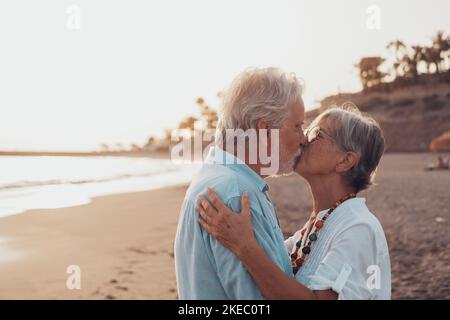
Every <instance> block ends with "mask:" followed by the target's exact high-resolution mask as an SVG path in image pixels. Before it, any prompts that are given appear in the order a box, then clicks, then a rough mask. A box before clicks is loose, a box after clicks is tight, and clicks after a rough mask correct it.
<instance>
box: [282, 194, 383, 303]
mask: <svg viewBox="0 0 450 320" xmlns="http://www.w3.org/2000/svg"><path fill="white" fill-rule="evenodd" d="M365 201H366V200H365V198H353V199H350V200H347V201H345V202H344V203H342V204H341V205H340V206H338V207H337V208H336V209H335V210H334V211H333V212H332V213H331V214H330V216H329V217H328V219H327V220H326V221H325V223H324V226H323V227H322V229H321V230H320V233H319V236H318V239H317V240H316V241H315V242H313V244H312V246H311V253H310V254H309V255H308V256H307V258H306V260H305V262H304V263H303V266H302V267H301V268H300V270H299V271H298V272H297V274H296V275H295V278H296V280H297V281H299V282H300V283H302V284H303V285H305V286H306V287H308V288H309V289H310V290H326V289H332V290H333V291H335V292H336V293H337V294H338V299H384V300H386V299H390V298H391V265H390V260H389V251H388V246H387V242H386V237H385V235H384V232H383V228H382V227H381V224H380V222H379V221H378V219H377V218H376V217H375V216H374V215H373V214H372V213H371V212H370V211H369V209H368V208H367V206H366V204H365ZM326 212H327V210H323V211H321V212H319V213H318V215H317V217H318V219H320V218H322V217H323V216H324V215H325V213H326ZM309 223H310V221H308V222H307V223H306V224H305V227H308V224H309ZM306 233H307V232H305V235H304V238H306V236H307V234H306ZM299 237H300V231H297V232H296V233H295V234H294V235H293V236H292V237H290V238H289V239H287V240H286V241H285V245H286V248H287V250H288V252H289V254H291V253H292V252H293V250H294V248H295V243H296V242H297V241H298V240H299ZM302 243H304V241H302Z"/></svg>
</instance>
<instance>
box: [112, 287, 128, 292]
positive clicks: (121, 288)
mask: <svg viewBox="0 0 450 320" xmlns="http://www.w3.org/2000/svg"><path fill="white" fill-rule="evenodd" d="M115 288H116V289H117V290H122V291H128V288H127V287H124V286H115Z"/></svg>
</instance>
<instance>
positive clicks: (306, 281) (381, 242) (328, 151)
mask: <svg viewBox="0 0 450 320" xmlns="http://www.w3.org/2000/svg"><path fill="white" fill-rule="evenodd" d="M305 135H306V137H307V140H308V141H307V142H308V143H307V145H306V146H305V147H304V150H303V153H302V156H301V158H300V160H299V162H298V163H297V165H296V167H295V172H296V173H298V174H299V175H300V176H302V177H303V178H304V179H305V180H306V182H307V183H308V185H309V187H310V191H311V193H312V198H313V205H312V208H313V210H312V213H311V215H310V218H309V220H308V221H307V222H306V223H305V225H304V226H303V227H302V228H300V230H299V231H297V232H296V233H295V234H294V235H293V236H292V237H290V238H289V239H287V240H286V241H285V246H286V249H287V252H286V254H289V255H290V257H291V263H292V270H293V274H294V277H292V276H289V275H288V274H286V273H285V272H283V271H282V270H280V269H279V267H278V266H276V265H275V263H274V262H273V261H272V260H271V259H270V258H269V257H268V256H267V255H266V253H265V252H264V251H263V250H262V249H261V248H260V246H259V245H258V243H257V241H256V240H255V237H254V235H253V232H252V218H251V216H252V214H253V213H252V210H251V209H250V200H252V194H248V193H247V192H244V194H243V196H242V202H241V210H240V213H241V214H234V213H233V211H231V210H230V209H229V208H228V207H226V206H225V205H224V204H223V203H222V202H221V200H220V199H219V198H218V197H217V195H216V194H215V193H214V191H213V190H211V189H209V190H208V196H209V198H210V199H211V202H212V204H213V205H212V206H211V203H209V202H208V201H207V200H206V199H205V198H204V197H202V196H199V203H198V206H197V211H199V213H200V215H201V218H200V219H199V223H200V224H201V225H202V227H203V228H204V229H205V230H206V231H207V232H209V233H210V234H211V235H213V236H214V237H215V238H216V239H217V240H218V241H220V242H221V243H222V244H223V245H224V246H225V247H227V248H228V249H230V250H231V251H233V252H234V253H235V254H236V256H237V257H238V258H239V259H240V260H241V262H242V263H243V265H244V266H245V267H246V268H247V270H248V272H249V273H250V274H251V276H252V278H253V279H254V281H255V283H256V284H257V286H258V287H259V288H260V290H261V292H262V294H263V295H264V297H266V298H267V299H390V296H391V272H390V261H389V252H388V246H387V242H386V238H385V235H384V232H383V229H382V227H381V225H380V223H379V221H378V220H377V218H376V217H375V216H374V215H373V214H372V213H371V212H370V211H369V209H368V208H367V206H366V204H365V199H364V198H362V197H356V195H357V194H358V193H359V192H360V191H362V190H364V189H366V188H368V187H369V186H370V185H371V184H372V181H373V179H374V176H375V172H376V169H377V166H378V163H379V161H380V158H381V156H382V154H383V151H384V138H383V134H382V131H381V129H380V127H379V125H378V124H377V123H376V122H375V120H373V119H372V118H370V117H367V116H364V115H362V114H361V113H360V112H359V111H358V110H357V109H355V108H353V109H348V108H347V109H344V108H332V109H329V110H327V111H325V112H324V113H322V114H321V115H319V116H318V117H317V118H316V119H315V120H314V121H313V122H312V123H311V125H310V126H309V128H308V130H307V131H306V133H305Z"/></svg>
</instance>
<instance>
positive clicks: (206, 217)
mask: <svg viewBox="0 0 450 320" xmlns="http://www.w3.org/2000/svg"><path fill="white" fill-rule="evenodd" d="M195 210H197V211H198V213H199V214H200V216H201V217H202V219H200V220H204V221H206V223H208V214H207V213H206V212H205V210H204V209H203V207H202V206H201V205H197V206H196V207H195Z"/></svg>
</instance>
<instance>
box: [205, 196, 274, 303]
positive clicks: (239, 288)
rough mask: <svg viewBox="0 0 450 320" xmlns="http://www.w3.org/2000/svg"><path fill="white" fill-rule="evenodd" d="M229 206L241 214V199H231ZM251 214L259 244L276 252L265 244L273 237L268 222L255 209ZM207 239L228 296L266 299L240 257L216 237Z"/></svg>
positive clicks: (239, 298)
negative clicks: (265, 240)
mask: <svg viewBox="0 0 450 320" xmlns="http://www.w3.org/2000/svg"><path fill="white" fill-rule="evenodd" d="M250 197H251V195H250ZM250 201H251V199H250ZM227 206H228V207H229V208H230V209H231V210H233V211H234V212H240V211H241V197H240V196H239V197H233V198H231V199H230V200H229V201H228V202H227ZM251 213H252V222H253V231H254V234H255V238H256V240H257V241H258V243H259V244H260V245H261V247H262V248H263V249H264V250H265V251H266V253H267V249H269V250H276V249H275V248H267V246H268V243H267V242H264V239H270V237H271V236H270V234H268V233H267V231H266V230H265V228H266V224H267V222H265V221H264V218H263V217H262V216H261V215H260V214H255V212H254V211H253V209H251ZM237 214H239V213H237ZM207 239H208V241H209V243H210V246H211V249H212V254H213V257H214V260H215V263H216V266H217V273H218V276H219V279H220V281H221V283H222V286H223V288H224V290H225V292H226V294H227V296H228V297H229V298H230V299H233V300H246V299H264V296H263V295H262V293H261V291H260V290H259V288H258V287H257V286H256V283H255V282H254V280H253V278H252V277H251V275H250V274H249V272H248V271H247V269H246V268H245V266H244V265H243V264H242V262H241V261H240V260H239V259H238V257H237V256H236V255H235V254H234V253H233V252H232V251H230V250H228V249H227V248H226V247H224V246H223V245H222V244H221V243H220V242H219V241H217V240H216V239H215V238H214V237H212V236H210V235H207ZM272 259H273V257H272Z"/></svg>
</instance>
